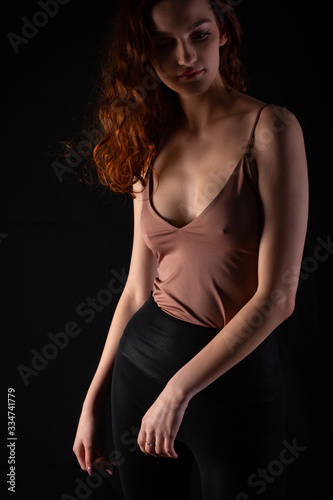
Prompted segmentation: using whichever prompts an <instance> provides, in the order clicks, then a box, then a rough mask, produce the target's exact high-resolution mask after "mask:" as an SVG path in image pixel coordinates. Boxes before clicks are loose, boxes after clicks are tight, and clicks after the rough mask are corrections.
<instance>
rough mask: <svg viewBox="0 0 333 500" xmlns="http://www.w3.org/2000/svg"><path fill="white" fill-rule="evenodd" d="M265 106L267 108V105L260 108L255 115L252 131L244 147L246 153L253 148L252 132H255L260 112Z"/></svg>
mask: <svg viewBox="0 0 333 500" xmlns="http://www.w3.org/2000/svg"><path fill="white" fill-rule="evenodd" d="M266 106H269V104H264V105H263V106H261V108H260V109H259V111H258V113H257V116H256V119H255V121H254V124H253V127H252V131H251V134H250V137H249V140H248V143H247V146H246V151H248V150H249V149H251V148H252V147H253V139H254V132H255V130H256V126H257V124H258V121H259V118H260V115H261V112H262V110H263V109H264V108H266Z"/></svg>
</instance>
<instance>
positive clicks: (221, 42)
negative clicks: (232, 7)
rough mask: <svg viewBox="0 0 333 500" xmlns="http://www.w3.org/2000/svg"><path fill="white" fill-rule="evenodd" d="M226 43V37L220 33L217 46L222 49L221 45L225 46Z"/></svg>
mask: <svg viewBox="0 0 333 500" xmlns="http://www.w3.org/2000/svg"><path fill="white" fill-rule="evenodd" d="M227 41H228V37H227V35H226V33H221V34H220V43H219V46H220V47H223V45H225V44H226V43H227Z"/></svg>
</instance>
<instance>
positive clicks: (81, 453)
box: [73, 444, 86, 470]
mask: <svg viewBox="0 0 333 500" xmlns="http://www.w3.org/2000/svg"><path fill="white" fill-rule="evenodd" d="M73 452H74V453H75V455H76V458H77V461H78V462H79V464H80V467H81V469H82V470H86V461H85V448H84V446H83V444H81V445H80V446H79V447H78V448H77V447H76V445H75V444H74V446H73Z"/></svg>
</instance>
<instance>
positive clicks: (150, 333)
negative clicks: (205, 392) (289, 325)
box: [119, 295, 280, 384]
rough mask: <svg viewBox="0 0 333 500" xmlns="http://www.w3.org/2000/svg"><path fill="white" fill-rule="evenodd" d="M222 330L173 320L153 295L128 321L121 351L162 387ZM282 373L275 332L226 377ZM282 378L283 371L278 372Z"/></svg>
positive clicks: (268, 376)
mask: <svg viewBox="0 0 333 500" xmlns="http://www.w3.org/2000/svg"><path fill="white" fill-rule="evenodd" d="M220 331H221V330H220V329H218V328H210V327H205V326H201V325H196V324H193V323H188V322H186V321H183V320H180V319H178V318H174V317H173V316H170V315H168V314H167V313H165V312H164V311H162V310H161V309H160V308H159V307H158V305H157V304H156V303H155V301H154V299H153V297H152V295H150V297H149V299H148V300H147V301H146V302H145V303H144V305H143V306H142V307H141V308H140V309H139V310H138V311H137V312H136V313H135V314H134V315H133V316H132V318H131V319H130V321H129V322H128V324H127V326H126V328H125V330H124V333H123V336H122V338H121V340H120V343H119V351H120V353H121V354H123V355H124V356H126V357H127V358H128V359H129V360H130V361H132V363H134V364H135V365H136V366H137V367H138V368H139V369H141V370H142V371H143V372H144V373H146V375H148V376H150V377H151V378H153V379H154V380H156V381H157V382H159V383H161V384H165V383H167V381H168V380H169V379H170V378H171V377H172V376H173V375H174V374H175V373H176V372H177V371H178V370H179V369H180V368H181V367H182V366H184V365H185V364H186V363H187V362H188V361H190V359H192V358H193V357H194V356H195V355H196V354H197V353H198V352H199V351H200V350H202V349H203V348H204V347H205V346H206V345H207V344H208V343H209V342H210V341H211V340H212V339H213V338H214V337H215V336H216V335H217V334H218V333H219V332H220ZM276 370H277V371H278V372H279V370H280V364H279V351H278V345H277V340H276V337H275V334H274V333H272V334H271V335H270V336H269V337H268V338H267V339H265V340H264V341H263V342H262V343H261V344H260V345H259V346H258V347H257V348H256V349H255V350H254V351H252V352H251V353H250V354H249V355H248V356H247V357H246V358H245V359H244V360H242V361H241V362H239V363H238V364H237V365H236V366H234V367H233V368H231V369H230V370H229V371H228V372H227V373H226V374H225V375H224V376H223V377H224V378H225V379H229V380H230V378H235V377H238V376H241V377H243V376H244V377H247V373H248V372H249V371H252V375H253V373H254V372H255V373H257V375H258V376H259V377H261V376H263V377H265V378H266V380H268V379H269V378H270V377H271V376H272V375H273V376H275V374H276V373H277V371H276ZM279 376H280V372H279Z"/></svg>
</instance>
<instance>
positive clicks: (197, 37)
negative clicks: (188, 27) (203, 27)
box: [193, 31, 211, 40]
mask: <svg viewBox="0 0 333 500" xmlns="http://www.w3.org/2000/svg"><path fill="white" fill-rule="evenodd" d="M209 35H211V32H210V31H205V33H197V34H195V35H194V36H193V39H194V40H205V39H206V38H208V36H209Z"/></svg>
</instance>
